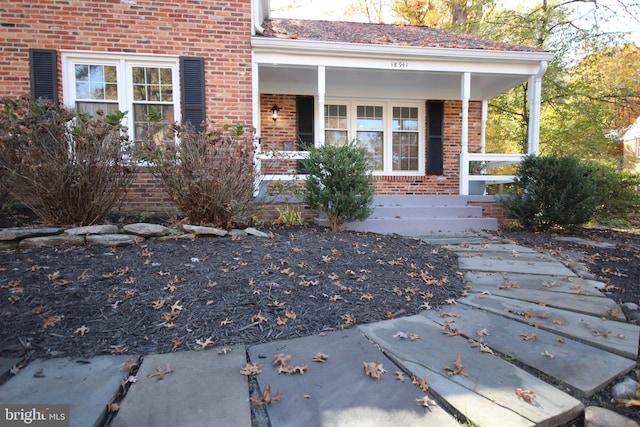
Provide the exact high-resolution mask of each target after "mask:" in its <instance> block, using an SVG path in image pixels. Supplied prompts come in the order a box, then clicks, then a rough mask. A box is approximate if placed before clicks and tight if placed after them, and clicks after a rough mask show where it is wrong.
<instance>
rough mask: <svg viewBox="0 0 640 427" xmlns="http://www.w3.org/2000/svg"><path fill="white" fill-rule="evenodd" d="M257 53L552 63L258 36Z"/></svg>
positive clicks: (521, 56)
mask: <svg viewBox="0 0 640 427" xmlns="http://www.w3.org/2000/svg"><path fill="white" fill-rule="evenodd" d="M251 45H252V47H253V48H254V49H265V50H278V51H286V52H290V53H291V52H299V53H306V54H314V55H331V56H361V55H362V56H385V57H398V56H399V57H421V58H426V57H429V58H431V59H434V60H437V59H442V60H450V59H456V60H458V61H471V62H492V61H500V62H503V61H504V62H527V63H531V62H536V63H537V62H541V61H546V62H549V61H551V60H552V59H553V57H554V54H553V53H552V52H544V51H535V52H530V51H506V50H489V49H460V48H440V47H423V46H397V45H382V44H365V43H342V42H327V41H317V40H299V39H294V40H292V39H280V38H275V37H264V36H255V37H252V39H251Z"/></svg>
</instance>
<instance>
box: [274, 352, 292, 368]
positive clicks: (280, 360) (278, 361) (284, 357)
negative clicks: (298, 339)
mask: <svg viewBox="0 0 640 427" xmlns="http://www.w3.org/2000/svg"><path fill="white" fill-rule="evenodd" d="M289 359H291V355H290V354H284V353H280V354H276V355H275V356H273V365H274V366H275V365H286V364H287V361H288V360H289Z"/></svg>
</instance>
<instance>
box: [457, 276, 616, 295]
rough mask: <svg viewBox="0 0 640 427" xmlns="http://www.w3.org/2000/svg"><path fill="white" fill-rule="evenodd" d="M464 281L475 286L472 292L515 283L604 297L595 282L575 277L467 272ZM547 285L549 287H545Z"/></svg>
mask: <svg viewBox="0 0 640 427" xmlns="http://www.w3.org/2000/svg"><path fill="white" fill-rule="evenodd" d="M464 280H465V282H467V283H469V284H471V286H473V288H472V289H471V291H472V292H478V291H479V292H482V291H483V290H489V291H491V290H493V289H496V288H499V287H500V286H504V285H505V283H515V284H517V285H518V286H519V287H520V288H521V289H538V290H545V291H547V292H564V293H569V294H581V295H592V296H601V297H604V295H603V294H602V293H601V292H600V291H598V289H597V288H596V287H595V286H594V284H593V282H591V281H588V280H584V279H581V278H579V277H575V276H571V277H568V276H549V275H543V274H518V273H497V272H495V273H488V272H482V271H475V272H474V271H467V272H465V273H464ZM545 284H546V285H547V286H545Z"/></svg>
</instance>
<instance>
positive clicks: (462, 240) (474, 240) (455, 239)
mask: <svg viewBox="0 0 640 427" xmlns="http://www.w3.org/2000/svg"><path fill="white" fill-rule="evenodd" d="M416 238H417V239H420V240H423V241H425V242H427V243H430V244H432V245H437V246H445V245H482V244H485V243H489V242H493V240H488V239H486V238H484V237H480V236H478V235H477V234H471V235H469V236H438V235H433V236H419V237H416ZM496 242H500V240H496Z"/></svg>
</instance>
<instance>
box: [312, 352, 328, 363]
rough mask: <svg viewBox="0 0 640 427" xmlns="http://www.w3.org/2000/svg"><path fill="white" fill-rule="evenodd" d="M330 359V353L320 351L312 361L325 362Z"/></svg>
mask: <svg viewBox="0 0 640 427" xmlns="http://www.w3.org/2000/svg"><path fill="white" fill-rule="evenodd" d="M328 359H329V355H327V354H324V353H318V354H316V355H315V357H314V358H313V359H312V361H314V362H321V363H324V362H326V361H327V360H328Z"/></svg>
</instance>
